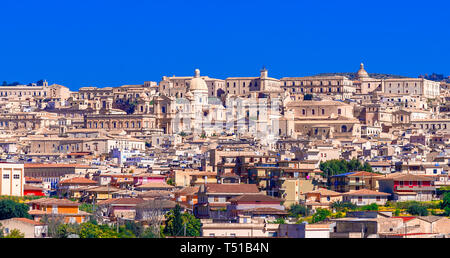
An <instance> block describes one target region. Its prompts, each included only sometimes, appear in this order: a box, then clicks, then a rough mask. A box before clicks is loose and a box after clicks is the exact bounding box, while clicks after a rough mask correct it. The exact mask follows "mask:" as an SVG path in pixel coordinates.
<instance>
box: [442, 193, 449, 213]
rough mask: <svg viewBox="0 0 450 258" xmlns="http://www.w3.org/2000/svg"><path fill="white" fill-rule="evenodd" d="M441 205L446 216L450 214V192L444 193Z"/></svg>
mask: <svg viewBox="0 0 450 258" xmlns="http://www.w3.org/2000/svg"><path fill="white" fill-rule="evenodd" d="M440 206H441V209H443V210H444V214H445V216H450V192H447V193H444V197H443V198H442V202H441V205H440Z"/></svg>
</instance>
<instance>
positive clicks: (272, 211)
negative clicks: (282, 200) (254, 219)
mask: <svg viewBox="0 0 450 258" xmlns="http://www.w3.org/2000/svg"><path fill="white" fill-rule="evenodd" d="M242 211H244V212H250V213H252V214H255V215H256V214H267V215H287V214H288V212H286V211H284V210H279V209H275V208H270V207H260V208H253V209H248V210H242Z"/></svg>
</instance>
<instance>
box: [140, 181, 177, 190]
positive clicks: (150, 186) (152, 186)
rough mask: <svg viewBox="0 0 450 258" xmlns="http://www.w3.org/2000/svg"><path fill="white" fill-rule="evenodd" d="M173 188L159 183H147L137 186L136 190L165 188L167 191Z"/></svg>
mask: <svg viewBox="0 0 450 258" xmlns="http://www.w3.org/2000/svg"><path fill="white" fill-rule="evenodd" d="M174 187H175V186H173V185H169V184H166V183H159V182H155V183H147V184H143V185H140V186H137V187H136V188H137V189H146V188H167V189H171V188H174Z"/></svg>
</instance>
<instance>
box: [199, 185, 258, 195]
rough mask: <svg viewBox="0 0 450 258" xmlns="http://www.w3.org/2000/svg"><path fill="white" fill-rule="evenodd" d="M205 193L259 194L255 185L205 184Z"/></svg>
mask: <svg viewBox="0 0 450 258" xmlns="http://www.w3.org/2000/svg"><path fill="white" fill-rule="evenodd" d="M206 192H207V193H242V194H245V193H259V190H258V187H257V186H256V184H206Z"/></svg>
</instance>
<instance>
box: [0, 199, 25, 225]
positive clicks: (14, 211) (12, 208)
mask: <svg viewBox="0 0 450 258" xmlns="http://www.w3.org/2000/svg"><path fill="white" fill-rule="evenodd" d="M28 210H29V207H28V205H26V204H24V203H19V202H15V201H13V200H8V199H3V200H0V220H3V219H10V218H30V215H29V214H28Z"/></svg>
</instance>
